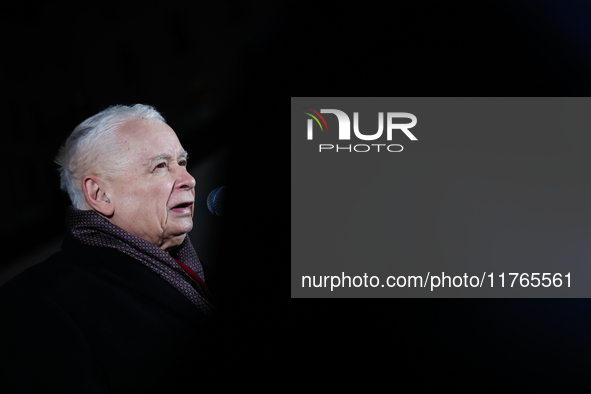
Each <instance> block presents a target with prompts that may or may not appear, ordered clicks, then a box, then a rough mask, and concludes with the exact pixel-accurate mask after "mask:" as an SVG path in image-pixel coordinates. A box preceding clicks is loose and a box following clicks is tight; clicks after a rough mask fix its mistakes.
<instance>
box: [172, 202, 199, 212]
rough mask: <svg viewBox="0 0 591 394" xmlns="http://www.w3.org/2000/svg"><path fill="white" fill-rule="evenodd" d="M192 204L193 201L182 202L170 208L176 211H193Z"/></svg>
mask: <svg viewBox="0 0 591 394" xmlns="http://www.w3.org/2000/svg"><path fill="white" fill-rule="evenodd" d="M192 205H193V203H192V202H183V203H181V204H178V205H175V206H174V207H172V208H171V209H170V210H171V211H173V212H176V213H191V206H192Z"/></svg>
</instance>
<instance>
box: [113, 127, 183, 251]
mask: <svg viewBox="0 0 591 394" xmlns="http://www.w3.org/2000/svg"><path fill="white" fill-rule="evenodd" d="M118 138H119V153H120V154H121V157H120V158H117V159H116V160H115V162H118V161H119V160H121V168H119V170H118V171H115V173H114V175H113V176H112V177H111V179H110V180H108V187H107V196H108V198H109V199H110V200H111V202H112V204H114V205H113V206H114V209H115V211H114V213H113V216H112V217H111V218H110V220H111V222H112V223H113V224H115V225H117V226H119V227H121V228H122V229H124V230H126V231H128V232H130V233H131V234H133V235H136V236H138V237H140V238H142V239H145V240H146V241H149V242H151V243H153V244H154V245H157V246H159V247H160V248H162V249H164V250H167V249H170V248H173V247H175V246H178V245H180V244H181V243H182V242H183V240H184V239H185V236H186V233H188V232H189V231H190V230H191V229H192V228H193V203H194V201H195V179H194V178H193V177H192V176H191V175H190V174H189V173H188V172H187V157H186V152H185V150H184V149H183V147H182V146H181V143H180V142H179V140H178V138H177V136H176V134H175V133H174V131H173V130H172V129H171V128H170V127H169V126H168V125H167V124H165V123H159V122H158V123H152V122H150V121H147V120H142V119H139V120H132V121H128V122H127V123H125V124H124V125H123V127H122V128H121V129H120V130H119V133H118Z"/></svg>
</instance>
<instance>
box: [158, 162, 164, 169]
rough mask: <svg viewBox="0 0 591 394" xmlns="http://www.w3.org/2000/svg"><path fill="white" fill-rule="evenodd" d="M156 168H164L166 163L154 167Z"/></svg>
mask: <svg viewBox="0 0 591 394" xmlns="http://www.w3.org/2000/svg"><path fill="white" fill-rule="evenodd" d="M156 168H166V163H164V162H162V163H160V164H158V165H157V166H156Z"/></svg>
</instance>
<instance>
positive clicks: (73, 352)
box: [0, 104, 213, 393]
mask: <svg viewBox="0 0 591 394" xmlns="http://www.w3.org/2000/svg"><path fill="white" fill-rule="evenodd" d="M187 159H188V154H187V152H186V151H185V150H184V149H183V147H182V146H181V144H180V142H179V140H178V138H177V136H176V134H175V133H174V131H173V130H172V129H171V128H170V127H169V126H168V125H167V124H166V123H165V121H164V119H163V118H162V116H161V115H160V114H159V113H158V112H157V111H156V110H155V109H154V108H152V107H150V106H146V105H141V104H136V105H134V106H131V107H127V106H121V105H118V106H114V107H110V108H108V109H106V110H104V111H102V112H100V113H98V114H96V115H94V116H92V117H90V118H89V119H87V120H85V121H84V122H82V123H81V124H80V125H78V126H77V127H76V128H75V129H74V131H73V132H72V134H71V135H70V136H69V138H68V139H67V141H66V143H65V145H64V146H63V147H62V149H61V151H60V153H59V155H58V157H57V159H56V162H57V163H58V164H59V165H60V174H61V186H62V189H64V190H65V191H67V192H68V194H69V196H70V199H71V201H72V205H73V206H72V207H70V208H69V209H68V211H67V212H66V226H67V235H66V237H65V239H64V241H63V244H62V251H61V252H59V253H57V254H55V255H53V256H51V257H50V258H49V259H48V260H46V261H45V262H43V263H40V264H38V265H36V266H34V267H32V268H30V269H28V270H26V271H25V272H24V273H23V274H21V275H19V276H17V277H16V278H14V279H13V280H11V281H10V282H8V283H7V284H6V285H4V286H3V287H2V288H1V289H0V311H1V312H0V313H1V316H2V320H1V323H0V335H1V336H0V342H1V345H0V353H1V354H2V357H1V359H2V363H3V365H0V376H1V379H0V381H1V383H0V387H2V391H3V392H7V393H8V392H10V393H12V392H54V391H55V392H60V393H66V392H75V393H95V392H96V393H103V392H122V393H132V392H133V393H144V392H152V391H159V390H164V389H166V390H170V389H171V388H172V389H176V388H178V387H180V386H184V385H185V384H187V383H189V384H192V385H193V386H192V387H195V388H196V385H198V383H197V381H196V377H197V376H198V375H199V371H203V369H204V368H205V367H206V366H207V365H206V363H207V353H206V352H205V348H206V346H205V344H206V343H207V338H208V335H207V334H208V332H209V331H208V330H209V327H210V325H211V324H210V323H211V315H212V312H213V306H212V296H211V294H210V292H209V290H208V288H207V285H206V284H205V277H204V274H203V267H202V266H201V263H200V261H199V259H198V257H197V254H196V253H195V250H194V249H193V246H192V245H191V242H190V241H189V238H188V236H187V233H188V232H189V231H190V230H191V228H192V226H193V221H192V218H193V204H194V197H195V179H193V177H192V176H191V175H190V174H189V173H188V172H187Z"/></svg>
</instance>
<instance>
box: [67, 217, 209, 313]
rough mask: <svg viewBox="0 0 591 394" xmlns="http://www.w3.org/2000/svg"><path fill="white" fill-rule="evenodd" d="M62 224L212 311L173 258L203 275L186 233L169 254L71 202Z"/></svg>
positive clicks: (77, 236) (93, 244) (82, 240)
mask: <svg viewBox="0 0 591 394" xmlns="http://www.w3.org/2000/svg"><path fill="white" fill-rule="evenodd" d="M66 228H67V229H68V231H69V232H70V233H71V234H72V235H73V236H74V238H76V239H77V240H78V241H79V242H80V243H82V244H84V245H91V246H101V247H105V248H113V249H117V250H118V251H120V252H122V253H125V254H126V255H128V256H131V257H133V258H134V259H136V260H139V261H140V262H141V263H142V264H144V265H146V266H147V267H148V268H150V269H151V270H152V271H154V272H156V273H157V274H158V275H160V276H161V277H163V278H164V280H166V281H167V282H168V283H170V284H171V285H172V286H174V288H175V289H177V290H178V291H180V292H181V293H182V294H183V295H184V296H185V297H187V298H188V299H189V300H190V301H191V302H192V303H193V304H194V305H195V306H197V308H199V309H200V310H201V311H203V312H205V313H206V314H207V315H211V313H212V312H213V306H212V304H211V303H210V302H209V301H208V300H207V299H205V298H204V297H203V296H202V295H201V294H200V293H199V292H198V291H197V290H196V289H195V288H194V287H193V286H191V282H192V281H193V279H191V278H190V276H189V275H188V274H187V273H186V272H185V271H184V270H183V269H182V268H181V266H180V265H179V264H178V263H177V262H176V261H175V259H177V260H179V261H181V262H183V263H184V264H186V265H188V266H189V267H190V268H191V269H192V270H193V271H195V273H196V274H197V275H199V277H200V278H201V279H204V278H205V277H204V275H203V267H202V266H201V262H200V261H199V258H198V257H197V253H196V252H195V249H194V248H193V245H192V244H191V241H190V240H189V235H187V236H186V237H185V240H184V241H183V243H182V244H181V245H180V246H179V247H178V248H176V249H175V250H174V251H172V252H171V253H172V256H171V253H169V252H167V251H165V250H163V249H160V248H159V247H158V246H156V245H153V244H151V243H149V242H148V241H146V240H143V239H141V238H139V237H136V236H135V235H132V234H130V233H128V232H127V231H125V230H123V229H121V228H120V227H117V226H115V225H114V224H113V223H111V222H109V221H108V220H107V219H105V218H103V217H102V216H101V215H100V214H98V213H97V212H95V211H93V210H88V211H84V210H79V209H76V208H74V207H73V206H70V207H68V209H67V210H66Z"/></svg>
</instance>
